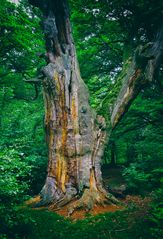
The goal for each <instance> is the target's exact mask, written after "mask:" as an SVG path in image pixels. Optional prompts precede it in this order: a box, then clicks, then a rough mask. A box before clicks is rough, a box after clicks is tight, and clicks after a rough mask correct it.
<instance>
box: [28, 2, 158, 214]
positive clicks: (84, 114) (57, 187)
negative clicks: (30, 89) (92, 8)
mask: <svg viewBox="0 0 163 239" xmlns="http://www.w3.org/2000/svg"><path fill="white" fill-rule="evenodd" d="M29 2H30V3H31V4H33V5H34V6H37V7H39V8H40V9H41V10H42V12H43V17H44V20H43V28H44V33H45V39H46V49H47V53H46V59H47V62H48V64H47V66H45V67H44V68H43V75H44V79H43V91H44V100H45V129H46V140H47V144H48V152H49V161H48V173H47V178H46V182H45V185H44V187H43V189H42V191H41V193H40V195H41V201H40V205H43V204H44V205H45V204H52V205H53V206H54V207H60V206H63V205H65V204H66V203H68V202H70V201H71V200H72V199H73V198H75V197H76V196H77V195H81V198H80V199H78V200H77V201H76V202H75V203H74V205H73V207H72V208H71V209H70V212H71V213H72V212H73V211H74V210H75V209H76V208H81V207H85V208H87V209H90V208H92V207H93V206H94V205H95V204H98V203H99V204H104V203H105V202H108V200H109V201H111V202H117V200H116V199H115V198H114V197H113V196H112V195H110V194H108V193H107V192H106V191H105V190H104V189H103V187H102V178H101V169H100V159H101V156H102V153H103V144H104V140H105V121H104V119H103V118H102V117H100V116H96V115H95V113H94V112H93V111H92V109H91V108H90V106H89V103H88V101H89V94H88V90H87V88H86V86H85V84H84V82H83V80H82V79H81V77H80V72H79V67H78V63H77V57H76V52H75V47H74V42H73V38H72V33H71V25H70V21H69V11H68V6H67V2H66V0H29ZM158 41H159V43H158V44H157V45H158V48H159V50H160V40H158ZM153 48H155V51H154V53H153V52H152V54H147V55H145V54H144V51H145V53H146V50H144V49H141V51H139V54H137V55H136V54H135V57H134V60H133V62H132V64H131V67H130V70H129V71H128V73H127V74H126V78H125V80H124V83H123V85H122V89H121V91H120V94H119V96H118V98H117V101H116V103H115V106H114V109H113V113H112V117H111V122H112V127H113V128H114V127H115V126H116V125H117V123H118V122H119V120H120V119H121V117H122V116H123V114H124V113H125V112H126V110H127V109H128V107H129V105H130V104H131V102H132V100H133V99H134V98H135V97H136V95H137V94H138V92H139V90H140V85H142V83H143V82H144V73H143V70H144V69H143V67H144V63H143V66H142V65H141V66H140V67H139V64H138V59H137V58H141V57H142V56H143V62H145V67H144V68H145V69H147V68H149V70H148V72H151V71H152V67H153V63H150V61H151V60H152V61H154V60H153V59H154V57H155V59H156V58H158V59H159V60H160V57H161V56H158V49H157V50H156V47H154V46H153ZM142 53H143V55H142ZM153 54H155V56H153ZM140 56H141V57H140ZM159 60H157V61H156V62H158V61H159ZM151 64H152V66H151V67H150V65H151ZM155 65H156V66H157V65H158V64H157V63H156V64H155ZM156 66H155V67H153V68H155V69H156ZM157 67H158V66H157ZM154 72H155V70H153V73H152V74H154Z"/></svg>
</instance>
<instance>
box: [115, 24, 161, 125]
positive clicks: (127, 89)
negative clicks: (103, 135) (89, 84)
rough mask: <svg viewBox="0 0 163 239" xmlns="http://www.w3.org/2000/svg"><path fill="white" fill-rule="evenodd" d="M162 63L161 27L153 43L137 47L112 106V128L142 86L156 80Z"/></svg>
mask: <svg viewBox="0 0 163 239" xmlns="http://www.w3.org/2000/svg"><path fill="white" fill-rule="evenodd" d="M162 63H163V26H161V28H160V29H159V30H158V33H157V35H156V38H155V41H154V42H153V43H148V44H146V45H145V46H139V47H138V48H137V49H136V51H135V54H134V57H133V60H132V61H131V63H130V65H129V67H128V69H127V71H126V75H125V77H124V79H123V83H122V87H121V90H120V92H119V95H118V97H117V100H116V102H115V104H114V106H113V111H112V115H111V125H112V128H115V126H116V125H117V124H118V123H119V122H120V120H121V118H122V117H123V115H124V114H125V113H126V112H127V110H128V108H129V107H130V105H131V103H132V102H133V100H134V99H135V98H136V96H137V95H138V93H139V92H140V90H141V88H142V86H143V85H144V84H147V83H148V82H149V81H153V80H155V79H156V78H157V74H158V71H159V68H160V66H161V64H162Z"/></svg>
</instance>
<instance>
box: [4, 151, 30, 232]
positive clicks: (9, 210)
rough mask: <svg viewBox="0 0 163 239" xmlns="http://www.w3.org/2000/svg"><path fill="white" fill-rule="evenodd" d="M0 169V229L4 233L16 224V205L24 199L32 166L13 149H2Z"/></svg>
mask: <svg viewBox="0 0 163 239" xmlns="http://www.w3.org/2000/svg"><path fill="white" fill-rule="evenodd" d="M0 171H1V174H0V221H1V225H0V231H1V233H4V234H6V233H7V232H8V230H11V229H12V228H13V227H14V226H15V225H16V224H17V220H16V219H17V217H19V215H17V205H18V203H21V202H23V200H25V197H24V195H25V194H26V192H27V190H28V188H29V178H30V175H31V171H32V166H31V165H29V164H28V163H27V162H26V161H25V159H23V158H22V155H21V154H20V153H19V152H18V151H16V150H15V149H3V150H2V151H1V152H0Z"/></svg>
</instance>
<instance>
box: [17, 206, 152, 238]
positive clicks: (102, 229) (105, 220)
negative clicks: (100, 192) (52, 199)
mask: <svg viewBox="0 0 163 239" xmlns="http://www.w3.org/2000/svg"><path fill="white" fill-rule="evenodd" d="M24 216H25V218H30V220H28V221H27V222H26V223H24V222H23V223H20V224H19V227H17V228H16V231H17V232H18V235H19V236H20V238H22V237H23V236H24V237H27V238H29V239H33V238H40V239H43V238H47V239H52V238H53V239H54V238H56V239H76V238H79V239H91V238H95V239H108V238H114V239H124V238H126V239H130V238H133V239H137V238H143V239H148V238H151V239H152V238H153V237H152V234H151V233H150V230H149V228H148V225H147V224H146V223H144V218H142V217H140V216H139V212H138V211H136V210H135V209H129V210H123V211H119V212H115V213H105V214H102V215H97V216H90V215H89V216H88V217H87V218H86V219H84V220H77V221H71V220H68V219H64V218H63V217H61V216H59V215H57V214H55V213H53V212H49V211H46V210H29V209H26V210H24ZM142 223H143V225H144V226H143V228H142Z"/></svg>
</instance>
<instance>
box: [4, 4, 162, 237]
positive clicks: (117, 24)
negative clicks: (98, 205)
mask: <svg viewBox="0 0 163 239" xmlns="http://www.w3.org/2000/svg"><path fill="white" fill-rule="evenodd" d="M70 9H71V21H72V25H73V35H74V39H75V44H76V48H77V55H78V60H79V65H80V69H81V75H82V77H83V79H84V81H85V83H86V84H87V86H88V88H89V91H90V104H91V105H92V107H93V108H95V110H96V111H97V112H98V114H100V115H103V116H104V117H105V119H106V122H109V115H110V111H111V109H110V107H111V105H112V103H113V102H114V101H115V99H116V97H117V93H118V92H119V89H120V87H121V84H122V79H123V77H124V75H125V74H126V72H127V69H128V66H129V64H130V62H131V57H132V56H133V54H134V52H135V49H136V48H137V47H138V46H139V45H146V44H147V43H149V42H152V41H153V39H154V38H155V35H156V33H157V30H158V28H159V27H160V23H161V21H162V16H163V12H162V9H163V3H162V1H161V0H160V1H157V4H156V3H155V1H153V0H150V1H149V0H139V1H127V3H124V1H116V0H114V1H110V2H109V4H108V1H84V0H79V1H73V0H71V1H70ZM40 16H41V13H40V11H39V10H38V9H36V8H33V7H31V6H29V4H28V3H27V1H22V2H21V3H20V4H19V5H14V4H12V3H10V2H8V1H6V0H1V6H0V84H1V88H0V131H1V138H0V171H1V174H0V221H1V225H0V232H1V235H0V238H34V236H36V235H37V236H39V238H45V237H44V236H43V235H42V237H41V236H40V234H37V233H38V232H36V234H35V235H33V237H32V235H29V236H28V233H29V231H30V230H34V231H35V229H34V228H35V226H36V227H37V226H38V225H41V223H44V222H43V221H41V220H43V219H42V218H43V217H47V220H49V221H52V220H53V221H54V222H53V223H54V224H55V225H52V226H53V227H55V229H56V231H55V232H52V233H51V232H49V238H68V237H65V235H67V232H71V235H72V237H71V238H92V233H95V235H94V238H109V236H110V238H131V237H130V236H131V235H133V232H134V233H135V232H137V233H135V238H157V239H158V238H162V230H161V224H162V217H163V210H162V202H161V198H162V197H163V188H162V183H163V178H162V175H163V168H162V161H161V158H162V153H163V150H162V138H161V132H162V120H163V116H162V111H163V109H162V79H163V68H162V66H161V68H160V71H159V74H158V75H157V76H156V79H155V80H154V81H153V82H148V83H146V84H145V85H144V86H143V87H142V89H141V92H140V93H139V95H138V96H137V98H136V99H135V100H134V102H133V103H132V105H131V107H130V109H129V110H128V112H127V113H126V114H125V116H124V117H123V119H122V120H121V122H120V123H119V125H118V126H117V127H116V128H115V129H114V130H113V132H112V134H111V136H110V140H109V141H108V142H106V145H105V152H104V156H103V159H102V167H103V168H104V169H106V168H108V170H109V168H110V167H113V166H114V167H120V168H121V173H122V177H123V180H124V182H125V185H127V186H126V187H127V192H128V194H132V195H141V196H142V197H143V198H144V197H145V196H146V197H147V196H148V197H150V198H151V204H150V209H149V211H148V215H143V216H142V218H141V217H140V215H139V214H138V215H136V216H135V218H136V222H137V223H134V226H131V224H132V223H129V222H126V218H128V217H129V215H130V214H132V218H134V216H133V215H135V214H134V213H135V211H136V209H135V206H134V205H132V206H131V205H130V208H129V209H128V210H129V211H127V212H117V213H115V214H107V215H106V216H105V218H102V216H101V217H100V216H99V218H96V219H93V218H90V219H86V220H88V221H85V222H84V221H83V222H77V223H76V224H75V225H74V224H73V225H71V224H70V222H69V221H66V220H65V221H64V219H62V218H60V217H59V216H58V215H55V214H51V213H49V214H48V213H47V212H40V215H39V213H38V214H37V213H36V212H30V211H28V210H27V211H26V209H25V210H22V209H20V205H21V203H23V202H24V201H25V200H27V199H28V198H30V197H31V196H34V195H37V194H38V193H39V192H40V190H41V187H42V185H43V184H44V180H45V176H46V168H47V148H46V144H45V135H44V129H43V120H44V106H43V97H42V90H41V84H40V83H34V82H31V81H29V79H31V78H37V77H38V75H39V72H40V70H41V67H42V66H43V65H45V64H46V59H45V57H44V53H45V47H44V38H43V34H42V30H41V24H40ZM28 81H29V82H28ZM108 132H109V123H108ZM108 172H109V171H108ZM115 218H116V219H115ZM144 219H145V221H143V220H144ZM57 220H58V221H59V222H58V223H57ZM89 220H90V221H89ZM93 220H94V221H93ZM114 220H118V221H119V227H118V226H117V228H115V231H114V232H112V230H111V229H110V228H112V227H113V228H114V227H115V225H114V223H113V221H114ZM88 222H90V223H93V225H94V227H95V226H96V228H101V229H99V230H101V232H103V231H107V232H106V233H108V234H106V235H105V234H101V237H95V236H96V233H97V232H96V230H95V229H94V230H93V229H90V228H89V226H88V225H89V223H88ZM99 222H100V223H99ZM142 222H143V223H144V224H143V228H142V226H141V224H142ZM39 223H40V224H39ZM128 224H129V225H128ZM63 225H65V231H63V230H62V227H63ZM97 226H98V227H97ZM130 226H131V227H130ZM38 227H39V226H38ZM31 228H32V229H31ZM124 228H127V229H125V230H123V229H124ZM39 230H41V226H40V228H39ZM66 230H67V231H66ZM74 230H75V231H76V234H73V233H74ZM116 230H117V232H116ZM118 230H120V231H118ZM23 233H25V235H26V234H27V236H26V237H23V236H24V235H23ZM112 233H113V234H112ZM125 233H126V234H125ZM141 233H143V234H141ZM22 235H23V236H22ZM108 235H109V236H108ZM73 236H74V237H73ZM89 236H90V237H89ZM105 236H106V237H105ZM111 236H112V237H111Z"/></svg>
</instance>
